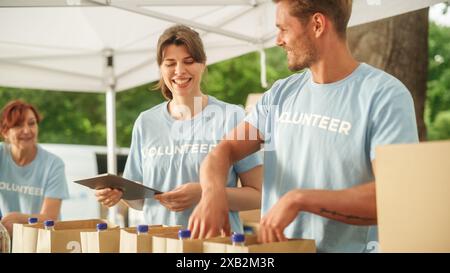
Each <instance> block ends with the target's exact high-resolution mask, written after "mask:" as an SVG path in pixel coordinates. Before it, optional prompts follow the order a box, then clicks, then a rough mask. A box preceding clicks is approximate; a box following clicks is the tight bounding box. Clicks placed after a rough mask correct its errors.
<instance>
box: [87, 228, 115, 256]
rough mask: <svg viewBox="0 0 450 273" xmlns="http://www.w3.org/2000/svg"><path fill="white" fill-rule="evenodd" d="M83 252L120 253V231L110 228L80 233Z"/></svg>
mask: <svg viewBox="0 0 450 273" xmlns="http://www.w3.org/2000/svg"><path fill="white" fill-rule="evenodd" d="M80 238H81V251H82V252H83V253H118V252H119V245H120V229H119V228H112V229H110V228H108V229H106V230H103V231H97V230H90V231H82V232H80Z"/></svg>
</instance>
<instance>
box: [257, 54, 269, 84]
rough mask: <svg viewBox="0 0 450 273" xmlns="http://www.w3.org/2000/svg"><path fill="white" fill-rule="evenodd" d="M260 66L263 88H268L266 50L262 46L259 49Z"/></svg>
mask: <svg viewBox="0 0 450 273" xmlns="http://www.w3.org/2000/svg"><path fill="white" fill-rule="evenodd" d="M259 66H260V68H261V75H260V77H261V86H262V88H267V86H268V84H267V72H266V52H265V51H264V47H262V46H261V48H260V49H259Z"/></svg>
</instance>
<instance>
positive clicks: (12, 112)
mask: <svg viewBox="0 0 450 273" xmlns="http://www.w3.org/2000/svg"><path fill="white" fill-rule="evenodd" d="M28 110H31V111H32V112H33V113H34V115H35V117H36V121H37V123H38V124H39V122H40V121H41V120H42V117H41V115H40V114H39V112H38V111H37V109H36V107H34V106H33V105H31V104H29V103H26V102H24V101H21V100H13V101H10V102H9V103H8V104H6V105H5V107H3V109H2V112H1V116H0V133H1V134H5V133H6V132H7V131H8V130H9V129H11V128H14V127H16V126H19V125H21V124H23V122H24V121H25V116H26V113H27V111H28Z"/></svg>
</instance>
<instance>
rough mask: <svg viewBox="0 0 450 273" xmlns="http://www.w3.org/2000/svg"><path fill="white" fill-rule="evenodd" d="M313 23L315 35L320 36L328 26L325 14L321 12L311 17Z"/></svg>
mask: <svg viewBox="0 0 450 273" xmlns="http://www.w3.org/2000/svg"><path fill="white" fill-rule="evenodd" d="M311 23H312V27H313V31H314V36H315V37H316V38H319V37H320V36H322V35H323V34H324V32H325V28H326V27H328V25H327V24H328V22H327V20H326V17H325V15H323V14H322V13H320V12H317V13H314V14H313V15H312V17H311Z"/></svg>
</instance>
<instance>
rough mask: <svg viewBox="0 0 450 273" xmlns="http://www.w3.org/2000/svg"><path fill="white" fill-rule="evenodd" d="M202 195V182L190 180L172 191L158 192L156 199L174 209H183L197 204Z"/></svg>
mask: <svg viewBox="0 0 450 273" xmlns="http://www.w3.org/2000/svg"><path fill="white" fill-rule="evenodd" d="M201 196H202V188H201V186H200V183H197V182H190V183H186V184H183V185H181V186H178V187H177V188H175V189H174V190H172V191H169V192H166V193H162V194H157V195H155V199H156V200H158V201H159V202H160V203H161V205H163V206H164V207H166V208H167V209H169V210H172V211H183V210H185V209H188V208H190V207H192V206H194V205H195V204H197V203H198V202H199V200H200V197H201Z"/></svg>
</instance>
